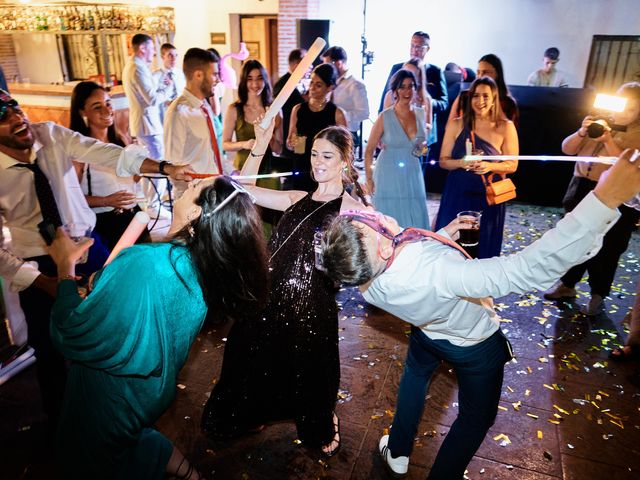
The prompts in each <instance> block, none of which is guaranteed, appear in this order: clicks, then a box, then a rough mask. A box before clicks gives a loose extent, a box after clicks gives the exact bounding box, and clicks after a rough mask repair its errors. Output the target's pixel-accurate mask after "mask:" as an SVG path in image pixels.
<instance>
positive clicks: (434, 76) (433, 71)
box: [378, 31, 449, 158]
mask: <svg viewBox="0 0 640 480" xmlns="http://www.w3.org/2000/svg"><path fill="white" fill-rule="evenodd" d="M430 44H431V39H430V37H429V34H428V33H425V32H420V31H418V32H415V33H414V34H413V36H412V37H411V47H410V50H409V55H410V57H411V58H415V59H417V60H420V61H421V62H423V68H424V69H425V73H426V81H427V93H429V95H430V96H431V105H432V108H433V126H432V128H431V133H430V134H429V138H428V139H427V143H428V144H429V145H433V144H435V143H437V142H438V141H439V140H441V138H439V136H438V128H437V118H438V117H440V116H441V115H443V112H445V111H446V110H447V107H448V106H449V97H448V95H447V82H446V81H445V78H444V74H443V73H442V70H441V69H440V67H437V66H435V65H432V64H430V63H424V59H425V57H426V55H427V52H428V51H429V49H430ZM404 63H405V62H401V63H396V64H395V65H394V66H393V67H391V72H389V77H388V78H387V81H386V82H385V84H384V90H383V91H382V97H380V108H379V109H378V113H379V112H381V111H382V110H383V108H384V96H385V95H386V93H387V91H388V90H389V82H390V80H391V77H392V76H393V75H394V74H395V73H396V72H397V71H398V70H400V69H401V68H402V65H404ZM416 80H417V81H419V82H421V81H422V79H420V78H417V79H416ZM442 121H446V119H444V118H443V119H442ZM429 157H430V158H433V157H432V156H431V155H429Z"/></svg>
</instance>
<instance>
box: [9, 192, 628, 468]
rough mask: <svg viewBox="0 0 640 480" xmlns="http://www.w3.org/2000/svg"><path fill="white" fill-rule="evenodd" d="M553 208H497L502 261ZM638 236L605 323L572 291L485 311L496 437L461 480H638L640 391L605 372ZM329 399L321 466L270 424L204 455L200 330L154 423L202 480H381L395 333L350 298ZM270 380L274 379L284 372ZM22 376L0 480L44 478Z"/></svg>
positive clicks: (436, 438)
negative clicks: (330, 425)
mask: <svg viewBox="0 0 640 480" xmlns="http://www.w3.org/2000/svg"><path fill="white" fill-rule="evenodd" d="M559 214H560V210H559V209H552V208H541V207H531V206H526V205H520V204H518V203H514V204H510V205H509V207H508V212H507V222H506V233H505V241H504V252H505V253H509V252H513V251H517V250H520V249H521V248H523V247H524V246H526V245H528V244H529V243H530V242H531V241H532V240H534V239H536V238H538V237H539V236H540V235H541V234H542V233H543V232H544V231H545V230H546V229H548V228H549V226H550V225H553V224H555V222H556V221H557V220H558V218H559ZM639 259H640V235H639V234H638V233H635V234H634V237H633V239H632V244H631V245H630V247H629V249H628V250H627V252H626V253H625V254H624V256H623V257H622V258H621V261H620V266H619V268H618V273H617V276H616V279H615V282H614V288H613V290H612V293H611V296H610V297H609V298H607V300H606V309H605V313H603V314H601V315H598V316H597V317H586V316H584V315H582V314H580V313H579V308H580V306H581V305H582V304H584V303H585V302H586V299H587V298H588V291H589V290H588V286H587V285H586V283H581V284H579V285H578V291H579V298H578V299H577V300H576V301H575V302H574V303H569V304H556V303H554V302H548V301H545V300H543V299H542V294H541V293H539V292H530V293H528V294H526V295H510V296H508V297H505V298H500V299H496V303H497V304H498V307H499V309H500V311H501V312H500V313H501V316H502V318H503V323H502V328H503V330H504V332H505V333H506V335H507V337H508V338H509V339H510V340H511V342H512V344H513V347H514V350H515V353H516V355H517V361H514V362H512V363H508V364H507V365H506V367H505V379H504V385H503V389H502V398H501V402H500V410H499V412H498V417H497V420H496V423H495V425H494V426H493V427H492V429H491V430H490V432H489V434H488V435H487V437H486V438H485V441H484V443H483V444H482V446H481V448H480V449H479V451H478V452H477V454H476V456H475V457H474V459H473V460H472V462H471V464H470V465H469V467H468V472H467V477H468V478H471V479H480V480H481V479H518V480H524V479H530V480H544V479H559V478H562V479H567V480H569V479H571V480H574V479H575V480H578V479H580V480H583V479H605V478H606V479H607V480H614V479H637V478H640V390H639V389H638V388H636V387H635V386H634V385H633V384H632V383H631V382H630V380H629V377H630V376H631V375H632V374H633V373H634V372H635V369H636V368H637V364H632V363H627V364H625V363H614V362H612V361H610V360H608V358H607V354H608V351H609V350H610V349H611V348H613V347H614V346H615V345H617V344H619V342H621V341H622V338H623V336H624V327H623V326H622V325H621V321H622V319H623V317H624V315H625V313H626V312H627V311H628V310H629V308H630V307H631V305H632V303H633V300H634V292H635V285H636V282H637V280H638V278H639V273H638V272H639V269H640V267H639ZM339 302H340V304H341V307H342V308H341V312H340V320H339V326H340V340H341V341H340V354H341V360H342V376H341V382H340V384H341V389H340V393H339V400H338V406H337V410H336V412H337V414H338V416H339V417H340V420H341V421H340V425H341V434H342V449H341V451H340V452H339V454H338V455H337V456H335V457H333V458H331V459H329V460H323V459H322V458H321V457H320V455H319V454H318V452H317V451H313V450H308V449H306V448H305V447H304V446H303V445H300V444H299V442H298V441H297V440H296V432H295V428H294V426H293V424H291V423H280V424H275V425H270V426H268V427H267V428H266V429H265V430H264V431H262V432H261V433H258V434H252V435H249V436H246V437H242V438H239V439H237V440H234V441H232V442H228V443H211V442H209V441H208V440H207V439H206V438H205V437H204V436H203V435H202V434H201V433H200V430H199V422H200V414H201V412H202V407H203V405H204V403H205V402H206V399H207V395H208V394H209V391H210V390H211V388H212V387H213V385H214V384H215V382H216V379H217V377H218V375H219V370H220V365H221V360H222V355H223V352H224V342H225V334H226V331H227V330H228V327H227V328H218V329H212V328H205V329H204V330H203V331H202V333H201V334H200V336H199V337H198V339H197V341H196V343H195V345H194V347H193V349H192V352H191V355H190V357H189V361H188V363H187V365H186V366H185V368H184V369H183V370H182V373H181V374H180V378H179V385H178V388H177V392H176V401H175V402H174V404H173V405H172V407H171V408H170V409H169V410H168V411H167V412H166V413H165V415H164V416H163V417H162V418H161V419H160V421H159V422H158V425H157V428H158V429H159V430H160V431H162V432H164V433H165V434H166V435H167V436H168V437H169V438H170V439H172V440H173V441H174V442H175V444H176V445H177V446H178V447H179V448H180V449H181V450H182V451H183V452H184V453H185V454H186V455H187V456H188V457H189V458H190V459H192V460H193V461H194V463H195V464H196V465H197V466H198V467H199V469H200V471H201V472H202V474H203V477H204V478H208V479H216V478H220V479H230V480H231V479H238V480H258V479H278V480H280V479H336V480H337V479H353V480H355V479H385V478H390V477H388V475H387V473H386V472H385V469H384V466H383V463H382V461H381V459H380V458H379V456H378V455H377V443H378V439H379V437H380V436H381V435H382V434H383V432H384V431H385V430H386V429H387V428H388V427H389V425H390V422H391V420H392V416H393V413H394V408H395V398H396V393H397V388H398V383H399V380H400V376H401V373H402V368H403V361H404V357H405V353H406V347H407V332H408V326H407V324H405V323H403V322H401V321H399V320H397V319H396V318H394V317H392V316H390V315H388V314H385V313H383V312H381V311H379V310H376V309H373V308H371V307H368V306H366V305H365V304H364V302H363V301H362V298H361V296H360V295H359V294H358V292H357V291H356V290H353V289H345V290H343V291H341V292H340V295H339ZM282 368H287V365H283V366H282ZM456 402H457V387H456V381H455V376H454V374H453V373H452V372H451V371H450V370H449V368H448V367H447V366H446V365H443V366H442V367H441V368H440V370H439V371H438V373H437V375H436V377H435V378H434V380H433V382H432V385H431V388H430V391H429V394H428V397H427V399H426V407H425V411H424V415H423V419H422V422H421V424H420V428H419V431H418V435H417V437H416V439H415V446H414V450H413V455H412V456H411V464H410V466H409V474H408V477H407V478H409V479H424V478H426V476H427V474H428V472H429V467H430V465H431V463H432V462H433V460H434V458H435V454H436V452H437V450H438V448H439V446H440V444H441V443H442V441H443V438H444V435H446V433H447V431H448V429H449V427H450V426H451V424H452V422H453V421H454V419H455V417H456V413H457V403H456ZM42 420H43V415H42V413H41V411H40V405H39V400H38V394H37V386H36V380H35V372H34V368H33V367H30V368H29V369H28V370H26V371H25V372H23V373H22V374H20V375H19V376H17V377H15V378H13V379H12V380H10V381H9V382H8V383H6V384H5V385H3V386H1V387H0V436H1V440H0V449H1V450H0V452H1V454H0V458H1V459H2V461H1V463H0V469H1V471H0V477H2V478H3V479H14V478H25V479H26V478H34V479H35V478H38V479H40V478H42V479H44V478H50V475H51V474H50V472H51V458H50V455H48V453H47V452H48V451H47V448H46V447H45V445H46V444H45V440H44V438H45V436H44V429H43V425H42Z"/></svg>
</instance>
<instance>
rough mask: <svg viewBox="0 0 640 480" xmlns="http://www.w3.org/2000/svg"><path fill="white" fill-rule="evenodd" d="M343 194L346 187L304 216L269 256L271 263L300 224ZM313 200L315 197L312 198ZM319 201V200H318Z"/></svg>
mask: <svg viewBox="0 0 640 480" xmlns="http://www.w3.org/2000/svg"><path fill="white" fill-rule="evenodd" d="M342 195H344V189H342V192H340V195H338V196H337V197H336V198H333V199H331V200H327V201H326V202H322V203H321V204H320V205H319V206H318V207H316V208H315V209H314V210H313V212H311V213H310V214H309V215H307V216H306V217H304V218H303V219H302V220H300V222H299V223H298V224H297V225H296V226H295V228H294V229H293V230H291V233H290V234H289V235H288V236H287V238H285V239H284V242H282V243H281V244H280V246H279V247H278V248H277V249H276V251H275V252H273V253H272V254H271V256H270V257H269V263H271V260H273V257H275V256H276V254H277V253H278V252H279V251H280V249H281V248H282V247H284V245H285V243H287V242H288V241H289V239H290V238H291V237H292V236H293V234H294V233H296V231H297V230H298V228H300V225H302V224H303V223H304V222H305V221H306V220H307V219H308V218H309V217H310V216H311V215H313V214H314V213H316V212H317V211H318V210H320V209H321V208H322V207H325V206H326V205H328V204H329V203H330V202H333V201H334V200H337V199H338V198H340V197H341V196H342ZM312 200H313V198H312ZM316 201H317V200H316Z"/></svg>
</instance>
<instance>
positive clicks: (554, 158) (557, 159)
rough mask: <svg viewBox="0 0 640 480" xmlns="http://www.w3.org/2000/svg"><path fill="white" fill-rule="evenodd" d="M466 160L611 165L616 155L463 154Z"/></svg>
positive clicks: (616, 158)
mask: <svg viewBox="0 0 640 480" xmlns="http://www.w3.org/2000/svg"><path fill="white" fill-rule="evenodd" d="M464 160H465V161H466V162H474V161H477V160H490V161H496V160H497V161H505V160H537V161H542V162H545V161H552V162H590V163H605V164H607V165H613V164H614V163H616V160H618V157H572V156H569V155H465V157H464Z"/></svg>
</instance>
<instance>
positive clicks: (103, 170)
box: [80, 164, 144, 213]
mask: <svg viewBox="0 0 640 480" xmlns="http://www.w3.org/2000/svg"><path fill="white" fill-rule="evenodd" d="M87 170H89V171H88V172H87ZM89 177H91V195H95V196H96V197H108V196H109V195H111V194H112V193H116V192H119V191H121V190H124V191H125V192H128V193H133V194H134V195H135V196H136V197H138V198H142V197H143V196H144V195H143V194H142V188H141V187H140V184H139V183H136V182H135V181H134V179H133V177H119V176H117V175H116V171H115V170H114V169H113V168H110V167H105V166H103V165H91V166H89V165H88V164H84V168H83V170H82V181H81V182H80V186H81V187H82V193H84V194H85V195H89ZM136 203H137V202H135V201H133V202H132V203H131V204H129V205H127V207H126V208H133V207H135V206H136ZM91 210H93V211H94V212H95V213H104V212H110V211H112V210H113V207H91Z"/></svg>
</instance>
